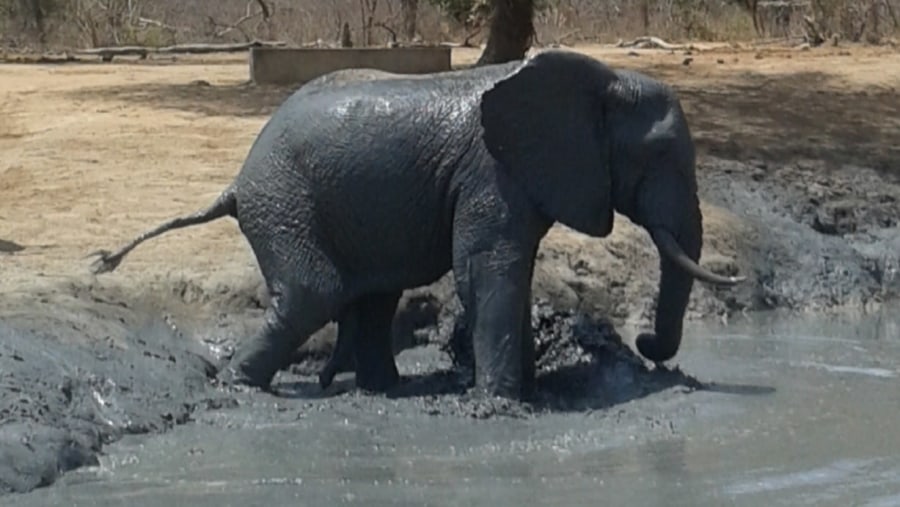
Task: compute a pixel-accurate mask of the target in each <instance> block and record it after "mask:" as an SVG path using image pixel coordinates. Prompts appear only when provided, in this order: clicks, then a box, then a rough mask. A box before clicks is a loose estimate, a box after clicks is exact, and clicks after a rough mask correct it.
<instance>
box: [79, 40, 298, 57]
mask: <svg viewBox="0 0 900 507" xmlns="http://www.w3.org/2000/svg"><path fill="white" fill-rule="evenodd" d="M286 45H287V43H286V42H283V41H252V42H239V43H226V44H204V43H194V44H177V45H174V46H162V47H152V46H110V47H102V48H90V49H81V50H78V51H76V52H75V53H76V54H79V55H96V56H99V57H100V58H101V59H102V60H103V61H104V62H109V61H112V59H113V58H114V57H116V56H140V57H141V59H144V58H147V56H148V55H150V54H208V53H237V52H240V51H247V50H248V49H250V48H258V47H281V46H286Z"/></svg>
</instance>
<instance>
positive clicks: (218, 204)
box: [87, 185, 237, 274]
mask: <svg viewBox="0 0 900 507" xmlns="http://www.w3.org/2000/svg"><path fill="white" fill-rule="evenodd" d="M224 216H232V217H234V218H237V198H236V197H235V192H234V186H233V185H231V186H229V187H228V188H226V189H225V191H224V192H222V194H221V195H219V197H218V198H217V199H216V200H215V202H213V203H212V205H211V206H210V207H208V208H206V209H204V210H200V211H197V212H195V213H192V214H190V215H186V216H181V217H177V218H173V219H172V220H169V221H168V222H165V223H163V224H161V225H159V226H158V227H156V228H155V229H153V230H150V231H147V232H145V233H143V234H141V235H140V236H138V237H137V238H135V239H134V240H132V241H131V242H130V243H128V244H127V245H125V246H123V247H122V248H120V249H119V250H117V251H116V252H110V251H108V250H98V251H96V252H93V253H91V254H89V255H88V256H87V257H94V256H99V259H97V260H96V261H94V263H93V264H92V265H91V271H93V272H94V273H95V274H99V273H108V272H110V271H113V270H114V269H116V267H118V266H119V263H120V262H122V259H123V258H124V257H125V256H126V255H127V254H128V252H130V251H131V250H133V249H134V248H135V247H136V246H138V245H140V244H141V243H143V242H144V241H147V240H148V239H150V238H153V237H156V236H159V235H160V234H163V233H166V232H168V231H171V230H174V229H181V228H182V227H190V226H192V225H199V224H205V223H207V222H211V221H213V220H216V219H218V218H222V217H224Z"/></svg>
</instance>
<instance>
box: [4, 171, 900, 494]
mask: <svg viewBox="0 0 900 507" xmlns="http://www.w3.org/2000/svg"><path fill="white" fill-rule="evenodd" d="M699 172H700V175H701V178H700V186H701V193H702V197H703V201H704V211H705V213H706V215H707V217H711V218H709V219H708V220H707V222H708V223H707V226H706V234H707V235H706V240H705V249H704V256H703V264H705V265H707V266H709V267H711V268H713V269H715V270H716V271H718V272H721V273H726V274H738V273H739V274H742V275H746V276H747V277H748V281H747V282H746V283H745V284H743V285H741V286H740V287H738V288H736V289H733V290H723V289H712V288H709V287H706V286H703V285H701V284H697V285H696V286H695V290H694V293H693V297H692V302H691V306H690V311H689V313H690V315H689V318H692V319H702V318H723V317H728V318H740V315H741V314H742V313H744V312H755V311H764V310H772V309H778V310H786V311H802V312H810V311H812V312H831V311H840V312H844V311H848V310H850V311H866V310H871V309H873V308H876V307H877V306H878V305H879V304H880V303H881V302H884V301H889V300H894V299H896V298H897V296H898V294H900V276H898V271H897V270H898V254H900V228H898V217H900V203H898V201H897V196H900V186H898V185H897V184H896V183H895V182H892V181H888V180H887V179H885V178H884V177H882V176H879V174H878V173H877V172H875V171H872V170H868V169H864V168H847V167H844V168H840V169H839V170H833V171H828V170H826V169H825V168H823V167H822V165H821V164H816V163H814V162H809V163H794V164H790V165H784V164H775V163H766V162H763V161H754V162H750V163H741V162H736V161H730V160H724V159H717V158H712V157H706V158H705V159H702V160H701V162H700V168H699ZM617 221H618V222H617V224H616V228H617V230H616V234H614V235H613V236H612V237H610V238H605V239H591V238H586V237H584V236H581V235H579V234H576V233H573V232H571V231H568V230H566V229H565V228H562V227H558V228H555V229H554V230H553V231H552V232H551V234H550V235H549V236H548V238H547V239H546V240H545V242H544V245H543V246H542V249H541V253H540V256H539V263H538V267H537V269H536V275H535V285H534V292H535V298H536V301H538V302H537V303H536V305H535V308H534V316H533V325H534V328H535V331H536V337H537V343H538V367H539V390H538V393H537V397H536V399H535V400H531V401H529V402H527V403H511V402H502V401H498V400H477V399H474V398H471V397H469V396H468V395H467V394H466V390H465V385H464V382H463V377H462V375H461V373H460V369H459V368H458V367H455V366H454V364H453V361H452V358H453V354H451V353H450V352H451V351H450V349H451V347H450V346H449V345H448V343H449V339H450V337H451V335H452V330H453V319H454V316H455V312H456V310H457V308H458V306H457V303H456V301H455V299H454V298H455V296H454V295H453V285H452V277H447V278H445V279H442V280H441V281H439V282H437V283H435V284H434V285H432V286H429V287H425V288H420V289H416V290H413V291H409V292H408V293H407V295H406V296H405V297H404V300H403V304H402V307H401V310H400V312H399V313H398V317H397V320H396V322H395V343H396V349H397V351H398V352H399V351H400V350H403V349H413V350H415V351H417V352H415V353H412V354H411V355H410V354H406V355H404V356H403V357H404V358H405V359H404V361H410V360H412V361H413V363H412V364H410V363H408V362H407V364H404V363H403V362H401V370H403V371H405V372H406V374H405V376H404V382H403V384H402V385H401V386H399V387H398V388H396V389H395V391H394V392H392V393H390V394H389V397H390V396H400V397H405V398H416V399H419V400H420V402H417V404H416V406H419V407H420V408H421V409H422V410H423V411H425V412H427V413H429V414H432V415H433V416H435V417H445V416H446V417H458V416H462V417H495V416H511V417H535V416H539V414H540V413H542V411H546V410H556V409H577V410H587V409H602V408H603V407H605V406H608V405H610V404H612V403H614V402H615V401H616V400H622V399H632V398H641V397H643V396H645V395H647V394H649V393H651V392H658V391H661V390H665V389H668V388H671V387H676V386H677V387H680V388H683V389H687V390H690V389H694V388H697V387H698V386H699V383H698V381H697V380H695V379H693V378H692V377H691V376H690V375H689V373H687V372H681V371H680V370H678V369H677V367H676V368H675V369H674V370H672V369H668V368H655V367H653V366H651V365H649V364H647V363H646V362H645V361H643V360H642V359H640V358H639V357H638V356H636V355H635V354H634V353H633V352H632V349H631V348H630V343H631V342H630V340H631V339H633V337H631V336H626V337H624V339H623V337H620V336H619V334H618V333H617V332H616V325H621V324H623V323H626V322H627V323H630V324H635V325H638V326H641V325H647V324H649V322H650V321H649V319H650V318H652V314H653V305H654V296H655V292H656V289H655V288H656V282H657V276H658V273H657V269H656V262H657V256H656V252H655V250H654V248H653V246H652V244H651V243H650V241H649V238H647V237H646V235H645V233H644V232H643V231H642V230H640V229H638V228H635V227H634V226H632V225H631V224H630V223H628V222H627V221H626V220H620V219H618V218H617ZM220 275H221V276H217V277H215V278H209V279H204V278H203V277H202V276H198V277H197V278H196V279H194V280H184V279H182V280H179V281H172V280H166V279H165V277H162V278H159V279H157V280H155V281H154V282H153V284H152V285H151V290H148V289H146V288H145V289H144V290H142V291H139V292H138V291H133V290H129V288H128V287H127V286H125V285H123V282H122V281H119V280H116V279H115V276H110V277H98V278H94V277H91V276H89V275H85V276H83V277H81V278H78V279H75V280H71V281H68V282H66V283H56V282H45V283H43V284H41V285H39V286H37V285H36V288H35V290H34V291H31V292H27V291H26V292H20V293H18V294H17V295H15V296H8V297H7V298H6V300H5V301H4V304H3V316H2V319H0V336H2V339H0V379H2V380H0V382H2V387H3V389H2V391H0V395H2V403H0V407H2V408H0V419H2V420H3V421H4V424H3V426H2V429H0V456H2V459H0V491H3V492H4V493H11V492H26V491H29V490H32V489H34V488H36V487H41V486H46V485H49V484H52V483H53V482H54V481H55V480H56V479H57V478H58V477H59V475H60V474H61V473H64V472H66V471H67V470H71V469H73V468H76V467H79V466H83V465H90V464H96V463H97V459H98V455H99V454H100V453H102V452H103V446H104V445H105V444H108V443H110V442H113V441H115V440H116V439H117V438H119V437H121V436H122V435H124V434H133V433H158V432H163V431H166V430H168V429H170V428H172V427H173V426H174V425H177V424H183V423H187V422H190V421H191V420H192V417H194V415H195V414H196V413H197V411H202V410H204V409H207V408H210V407H214V408H222V407H229V406H237V404H238V403H246V402H248V401H247V400H248V399H250V398H252V394H248V393H234V392H228V391H226V390H223V389H221V388H218V387H216V385H215V382H214V381H213V380H212V379H213V378H214V374H215V370H216V366H217V365H218V364H220V363H221V361H222V360H223V356H227V353H228V351H229V350H230V347H232V346H233V344H234V343H235V341H236V340H237V339H239V338H240V337H241V336H243V335H245V334H246V333H248V332H251V330H252V329H253V328H254V327H255V326H256V325H258V323H259V319H260V318H261V313H262V307H263V306H264V304H265V294H263V293H262V291H261V286H260V281H259V278H258V275H256V274H255V271H254V270H253V269H246V270H245V271H244V272H243V273H235V274H234V275H235V276H234V277H233V278H232V279H228V277H227V276H225V275H223V274H220ZM154 291H155V292H154ZM333 336H334V329H333V327H332V326H329V327H328V328H326V329H324V330H323V331H321V332H320V333H318V334H317V335H316V336H315V337H314V338H313V339H312V340H310V342H309V343H308V344H307V345H306V346H304V347H303V348H302V349H301V350H300V351H298V354H297V362H296V364H295V365H294V366H292V367H291V369H290V370H289V371H286V372H282V374H280V375H279V377H278V378H277V380H276V387H275V389H276V393H280V394H281V395H283V396H285V397H286V399H289V400H290V399H297V398H303V397H309V396H314V397H325V398H329V397H331V398H333V399H335V400H340V399H342V397H347V396H351V397H354V398H355V403H356V404H357V405H359V407H358V408H359V409H360V410H366V409H365V406H366V400H367V399H369V398H367V397H366V396H365V395H363V396H358V393H357V394H354V393H353V388H352V380H347V378H346V377H347V375H344V376H343V377H340V378H343V379H344V380H342V381H339V382H337V383H336V386H335V387H332V388H330V389H329V390H328V391H327V392H325V393H321V392H320V390H319V388H318V386H317V384H316V377H315V376H316V374H317V373H318V369H319V368H321V366H322V365H323V364H324V360H325V359H326V358H327V355H328V353H329V351H330V347H331V344H332V341H333ZM409 358H412V359H409ZM674 363H675V364H677V358H676V360H675V361H674ZM617 375H618V376H622V375H625V376H628V377H629V379H630V380H629V381H628V382H622V381H621V379H618V380H616V379H615V378H612V377H615V376H617ZM349 378H350V379H352V376H350V377H349ZM573 386H578V389H573ZM609 386H614V387H615V388H614V389H610V388H609ZM622 386H630V387H629V388H628V389H624V388H623V387H622ZM248 397H249V398H248ZM322 406H323V405H322V404H320V405H319V407H318V409H320V410H321V409H322ZM325 406H327V402H326V403H325Z"/></svg>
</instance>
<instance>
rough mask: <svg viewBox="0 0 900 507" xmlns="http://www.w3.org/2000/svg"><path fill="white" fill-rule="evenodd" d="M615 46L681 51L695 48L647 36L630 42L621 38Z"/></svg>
mask: <svg viewBox="0 0 900 507" xmlns="http://www.w3.org/2000/svg"><path fill="white" fill-rule="evenodd" d="M615 47H618V48H636V49H650V48H655V49H666V50H669V51H679V50H688V49H693V46H691V45H690V44H688V45H685V44H670V43H668V42H666V41H664V40H662V39H660V38H659V37H652V36H645V37H638V38H637V39H634V40H633V41H630V42H625V41H623V40H621V39H620V40H619V41H618V42H616V44H615Z"/></svg>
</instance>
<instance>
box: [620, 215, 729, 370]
mask: <svg viewBox="0 0 900 507" xmlns="http://www.w3.org/2000/svg"><path fill="white" fill-rule="evenodd" d="M679 229H680V230H679V231H678V232H679V234H678V236H677V239H676V236H675V235H674V234H673V233H672V232H670V230H669V229H668V228H666V227H662V226H660V227H655V228H652V229H651V230H650V235H651V237H652V238H653V242H654V243H655V244H656V247H657V248H658V249H659V257H660V282H659V296H658V299H657V304H656V323H655V326H654V331H655V333H653V334H642V335H641V336H639V337H638V339H637V341H636V345H637V348H638V351H639V352H640V353H641V355H643V356H644V357H646V358H647V359H650V360H652V361H657V362H661V361H666V360H668V359H671V358H672V357H674V356H675V354H676V353H677V352H678V348H679V347H680V345H681V333H682V321H683V319H684V313H685V311H686V310H687V305H688V300H689V299H690V295H691V289H692V288H693V284H694V279H695V278H696V279H698V280H700V281H704V282H708V283H712V284H718V285H734V284H735V283H738V282H740V281H741V278H739V277H725V276H721V275H717V274H715V273H713V272H711V271H709V270H707V269H705V268H703V267H700V265H699V264H697V261H698V260H699V259H700V250H701V245H702V242H703V239H702V238H703V225H702V217H701V216H700V209H699V204H698V206H697V208H696V210H695V211H694V213H690V216H689V218H688V219H687V220H686V222H685V223H683V224H681V227H680V228H679Z"/></svg>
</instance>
